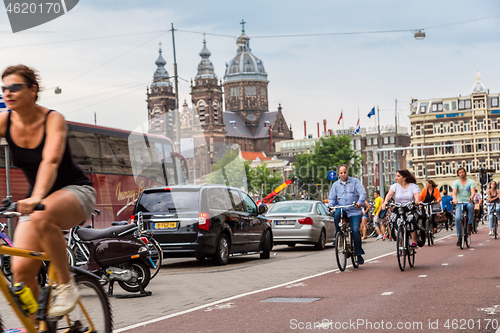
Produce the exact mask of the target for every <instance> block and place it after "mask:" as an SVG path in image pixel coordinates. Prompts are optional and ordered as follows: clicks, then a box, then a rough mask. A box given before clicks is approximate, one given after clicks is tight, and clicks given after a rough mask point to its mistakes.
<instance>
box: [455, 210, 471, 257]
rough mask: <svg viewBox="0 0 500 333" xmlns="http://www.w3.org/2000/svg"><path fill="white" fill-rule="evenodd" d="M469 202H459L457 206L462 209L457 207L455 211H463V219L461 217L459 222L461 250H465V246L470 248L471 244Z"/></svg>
mask: <svg viewBox="0 0 500 333" xmlns="http://www.w3.org/2000/svg"><path fill="white" fill-rule="evenodd" d="M468 204H469V202H459V203H458V205H457V206H460V207H455V209H462V217H460V221H459V225H458V228H459V231H458V235H459V237H458V239H459V241H460V249H462V250H463V249H464V247H465V246H467V247H470V242H471V232H470V231H469V228H468V221H469V212H468V210H467V205H468Z"/></svg>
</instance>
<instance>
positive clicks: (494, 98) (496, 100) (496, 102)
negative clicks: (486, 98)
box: [491, 97, 498, 108]
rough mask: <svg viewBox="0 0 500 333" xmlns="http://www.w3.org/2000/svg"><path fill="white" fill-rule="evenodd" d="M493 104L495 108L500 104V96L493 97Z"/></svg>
mask: <svg viewBox="0 0 500 333" xmlns="http://www.w3.org/2000/svg"><path fill="white" fill-rule="evenodd" d="M491 106H492V107H494V108H495V107H497V106H498V97H492V98H491Z"/></svg>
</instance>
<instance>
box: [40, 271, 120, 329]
mask: <svg viewBox="0 0 500 333" xmlns="http://www.w3.org/2000/svg"><path fill="white" fill-rule="evenodd" d="M75 280H76V284H77V285H78V289H80V294H81V298H80V302H79V304H78V305H77V306H76V307H75V309H74V310H73V311H72V312H70V313H69V314H68V315H66V316H63V317H62V318H61V319H60V320H59V321H56V322H50V321H49V322H48V324H49V330H50V328H52V329H55V330H57V331H66V332H96V333H100V332H103V333H111V332H112V330H113V317H112V314H111V308H110V305H109V299H108V296H107V295H106V293H105V292H104V290H103V289H102V287H101V285H100V284H99V281H97V280H96V279H95V278H93V277H92V276H89V275H83V274H77V275H76V276H75ZM55 325H56V326H57V328H55V327H53V326H55ZM51 326H52V327H51ZM55 330H54V331H55Z"/></svg>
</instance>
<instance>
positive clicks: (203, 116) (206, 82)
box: [191, 39, 226, 152]
mask: <svg viewBox="0 0 500 333" xmlns="http://www.w3.org/2000/svg"><path fill="white" fill-rule="evenodd" d="M210 55H211V53H210V51H209V50H208V49H207V42H206V40H205V39H203V48H202V50H201V52H200V57H201V61H200V63H199V64H198V72H197V74H196V76H195V77H194V82H191V103H192V105H193V106H194V108H195V109H196V112H197V113H198V116H199V121H200V124H201V128H202V129H203V132H204V134H205V138H206V140H207V144H208V145H209V150H210V151H211V152H213V151H214V149H216V146H217V145H218V144H222V143H224V140H225V136H226V131H225V125H224V114H223V110H222V106H223V104H222V86H221V85H220V84H219V82H218V79H217V75H216V74H215V71H214V65H213V64H212V62H211V61H210V59H209V58H210ZM214 145H215V146H214Z"/></svg>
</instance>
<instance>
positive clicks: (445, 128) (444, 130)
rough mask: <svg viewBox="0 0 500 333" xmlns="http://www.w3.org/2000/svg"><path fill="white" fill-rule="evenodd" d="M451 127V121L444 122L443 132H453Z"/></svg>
mask: <svg viewBox="0 0 500 333" xmlns="http://www.w3.org/2000/svg"><path fill="white" fill-rule="evenodd" d="M450 127H451V125H450V123H444V124H443V132H444V133H450V132H451V131H450Z"/></svg>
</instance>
